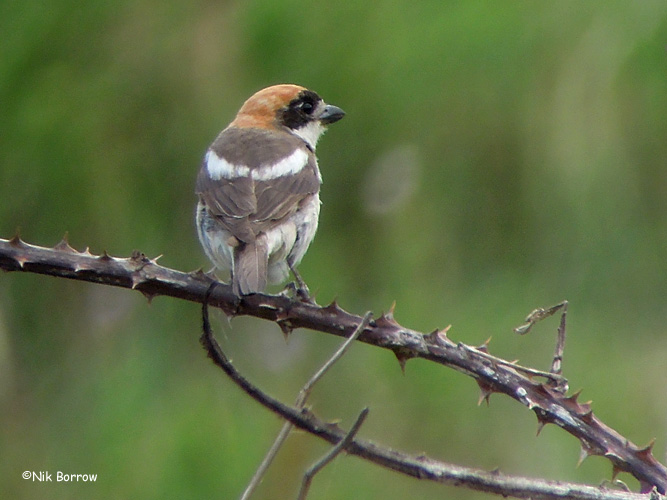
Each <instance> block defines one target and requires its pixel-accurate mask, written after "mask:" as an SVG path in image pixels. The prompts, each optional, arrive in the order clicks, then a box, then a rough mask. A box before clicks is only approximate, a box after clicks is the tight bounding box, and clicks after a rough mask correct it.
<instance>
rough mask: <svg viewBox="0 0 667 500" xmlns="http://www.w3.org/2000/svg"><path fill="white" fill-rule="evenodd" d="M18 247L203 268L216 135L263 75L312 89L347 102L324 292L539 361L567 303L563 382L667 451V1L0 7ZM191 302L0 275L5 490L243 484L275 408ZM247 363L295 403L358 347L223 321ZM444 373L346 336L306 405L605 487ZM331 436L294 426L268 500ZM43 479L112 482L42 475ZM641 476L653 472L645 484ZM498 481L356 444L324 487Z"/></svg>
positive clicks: (327, 164) (290, 484)
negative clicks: (208, 153)
mask: <svg viewBox="0 0 667 500" xmlns="http://www.w3.org/2000/svg"><path fill="white" fill-rule="evenodd" d="M0 32H1V33H2V47H1V48H0V102H1V103H2V110H1V112H0V180H1V182H0V236H1V237H5V238H8V237H11V236H12V235H13V234H14V233H15V231H16V230H17V228H20V231H21V234H22V236H23V237H24V238H25V239H26V240H27V241H29V242H32V243H36V244H40V245H53V244H55V243H56V242H58V240H59V239H60V238H61V237H62V235H63V234H64V233H65V232H69V238H70V242H71V243H72V244H73V245H74V246H75V247H77V248H79V249H83V248H85V247H86V246H90V247H91V251H93V252H101V251H102V250H105V249H106V250H107V251H109V252H110V253H111V254H114V255H120V256H126V255H128V254H129V253H130V252H131V251H132V250H133V249H135V248H136V249H140V250H141V251H143V252H145V253H146V254H147V255H149V256H155V255H159V254H164V256H163V257H162V260H161V263H163V264H164V265H167V266H170V267H175V268H179V269H183V270H191V269H195V268H197V267H200V266H208V264H207V262H206V261H205V258H204V257H203V254H202V252H201V250H200V248H199V245H198V242H197V240H196V235H195V231H194V226H193V222H192V219H193V207H194V203H195V197H194V194H193V185H194V178H195V175H196V172H197V169H198V167H199V162H200V160H201V157H202V155H203V152H204V151H205V149H206V147H207V145H208V144H209V143H210V141H211V140H212V139H213V138H214V137H215V135H216V134H217V133H218V131H219V130H220V129H221V128H222V127H223V126H224V125H225V124H226V123H227V122H229V121H230V120H231V118H232V117H233V115H234V113H235V111H236V109H238V107H239V106H240V104H241V102H243V100H244V99H245V98H247V97H248V96H249V95H250V94H251V93H252V92H254V91H255V90H258V89H259V88H262V87H264V86H267V85H269V84H274V83H282V82H294V83H300V84H303V85H305V86H308V87H310V88H313V89H315V90H317V91H318V92H319V93H320V94H321V95H322V96H323V97H324V98H325V99H326V100H328V101H329V102H332V103H335V104H337V105H339V106H341V107H343V108H344V109H345V110H346V111H347V113H348V114H347V117H346V118H345V119H344V120H343V121H342V122H340V123H338V124H336V125H334V126H332V127H331V130H330V132H329V133H328V134H327V136H326V137H325V138H324V139H323V140H322V142H321V143H320V147H319V151H318V155H319V158H320V164H321V167H322V171H323V176H324V185H323V190H322V199H323V203H324V204H323V208H322V216H321V223H320V230H319V233H318V235H317V238H316V239H315V242H314V243H313V245H312V247H311V249H310V251H309V253H308V255H307V256H306V258H305V260H304V262H303V263H302V266H301V271H302V274H303V275H304V277H305V278H306V279H307V281H308V283H309V284H310V287H311V289H312V290H318V291H319V292H318V300H319V301H320V302H321V303H326V302H328V301H330V300H332V299H333V298H334V297H338V299H339V302H340V303H341V304H342V305H343V306H344V307H346V308H348V309H350V310H352V311H354V312H357V313H363V312H364V311H365V310H367V309H372V310H374V311H375V312H377V313H379V312H380V311H381V310H386V309H388V308H389V306H390V305H391V303H392V301H394V300H396V301H397V306H396V317H397V319H398V320H399V321H400V322H401V323H402V324H405V325H406V326H409V327H412V328H415V329H420V330H423V331H430V330H432V329H433V328H436V327H443V326H446V325H447V324H449V323H452V324H453V325H454V326H453V328H452V330H451V336H452V338H454V339H455V340H460V341H463V342H466V343H469V344H477V343H480V342H482V341H484V340H485V339H486V338H487V337H489V336H490V335H493V337H494V340H493V342H492V343H491V350H492V352H494V353H496V354H498V355H500V356H504V357H507V358H516V357H519V358H521V360H522V361H523V362H524V363H526V364H531V365H536V366H542V367H546V366H548V364H549V359H550V358H549V356H550V352H551V350H552V346H553V342H554V338H553V337H554V333H555V328H556V321H555V320H554V321H552V322H551V323H549V322H547V323H546V324H545V325H541V326H540V327H539V328H537V329H536V330H535V332H534V333H533V334H531V336H529V337H526V338H517V337H515V336H513V335H512V334H511V328H512V327H514V326H516V325H518V324H519V323H520V322H521V320H522V319H523V316H524V315H525V314H526V313H528V312H529V311H530V310H532V309H533V308H535V307H538V306H546V305H550V304H553V303H556V302H558V301H560V300H562V299H565V298H567V299H568V300H570V303H571V307H570V314H569V337H568V343H567V346H566V356H565V365H564V366H565V371H566V374H567V375H568V377H569V378H570V382H571V386H572V387H573V389H577V388H582V387H583V389H584V394H583V397H584V398H585V399H586V398H591V399H593V400H594V408H595V410H596V413H597V414H598V415H599V416H600V418H602V419H603V420H604V421H605V422H607V423H608V424H609V425H611V426H612V427H614V428H616V429H617V430H618V431H619V432H621V433H622V434H624V435H625V436H627V437H628V438H630V439H632V440H633V441H635V442H637V443H639V444H643V443H646V442H648V441H649V440H650V439H651V438H653V437H656V438H658V441H657V444H656V447H655V451H656V455H657V456H658V457H659V458H662V459H664V458H665V440H666V438H667V419H666V418H665V415H667V392H666V391H667V390H666V387H667V363H666V362H665V359H666V358H667V328H666V326H665V325H666V320H667V217H666V214H667V168H666V167H667V160H666V159H667V140H666V137H667V113H665V109H667V50H666V47H667V6H666V5H665V3H664V2H662V1H660V0H653V1H650V0H646V1H643V2H622V1H608V0H604V1H603V0H596V1H589V2H575V1H570V0H567V1H561V2H527V1H516V2H490V1H467V2H461V1H459V2H445V1H442V0H438V1H423V2H401V1H397V0H395V1H391V0H380V1H378V2H366V3H364V2H349V3H346V2H342V3H341V2H339V3H336V4H332V3H331V2H322V1H320V2H304V1H298V0H283V1H275V0H255V1H251V2H233V1H227V2H224V1H223V2H213V1H203V0H199V1H194V2H193V1H191V2H170V3H166V4H165V3H163V2H156V1H154V0H137V1H133V2H129V1H123V0H121V1H119V2H114V3H111V2H104V1H100V0H90V1H88V2H84V3H81V2H74V1H72V0H58V1H54V2H48V3H43V2H35V1H33V0H27V1H25V2H17V1H11V0H10V1H7V2H3V3H2V4H0ZM198 317H199V310H198V307H196V306H195V305H192V304H180V303H177V302H176V301H174V300H170V299H165V298H157V299H155V300H154V301H153V303H152V304H151V305H150V306H149V305H147V304H146V301H145V300H144V299H143V297H141V296H140V295H139V294H132V293H128V292H127V291H122V290H112V289H108V288H107V287H99V286H95V285H86V284H81V283H69V282H66V281H65V280H54V279H51V278H46V277H40V276H29V275H20V274H7V275H3V276H0V400H1V401H2V407H3V412H2V417H1V420H0V424H1V425H0V428H1V429H2V430H1V431H0V449H2V450H3V453H2V454H1V455H0V465H1V467H0V483H2V484H3V489H4V494H5V495H6V497H7V498H17V499H22V498H26V499H27V498H37V497H43V498H68V499H72V498H86V499H91V498H93V499H95V498H100V499H101V498H160V499H165V498H179V499H181V498H211V497H218V498H235V497H238V495H239V494H240V492H241V491H242V489H243V487H244V485H245V484H246V482H247V480H248V479H249V477H250V476H251V475H252V473H253V471H254V469H255V467H256V465H257V464H258V463H259V461H260V460H261V457H262V456H263V454H264V452H265V451H266V449H267V447H268V445H269V443H270V442H271V440H272V439H273V436H274V435H275V433H276V432H277V430H278V429H279V427H280V422H279V421H278V420H277V419H276V418H275V417H273V416H272V415H269V414H267V412H266V411H264V410H263V409H261V408H259V407H258V406H257V405H256V404H254V403H253V402H252V401H250V400H248V398H246V397H245V396H243V395H242V394H240V393H239V391H238V390H237V389H236V388H234V387H232V386H231V384H230V383H229V382H227V381H226V380H225V379H224V377H223V376H222V375H221V374H220V373H219V372H217V371H216V370H215V369H214V367H213V366H212V364H211V363H210V362H209V361H208V360H207V359H206V358H205V355H204V353H203V352H202V350H201V349H200V347H199V345H198V342H197V337H198V335H199V319H198ZM217 326H218V330H219V332H220V337H221V340H222V341H223V343H224V346H225V348H226V349H227V350H228V351H229V353H230V354H231V355H232V356H233V359H234V360H235V362H236V364H237V365H238V366H239V367H240V368H241V369H242V370H243V371H244V373H247V375H248V376H249V377H251V378H252V379H253V380H254V381H256V382H257V383H258V384H259V385H260V386H262V387H265V388H266V389H267V390H269V391H270V392H271V393H272V394H275V395H276V396H279V397H281V398H283V399H284V400H285V401H292V400H293V399H294V397H295V395H296V393H297V391H298V389H299V387H300V385H301V384H302V383H303V382H304V381H305V380H306V378H307V377H308V376H309V374H310V373H311V372H312V371H313V370H314V369H315V368H316V367H317V366H318V364H319V363H321V362H322V361H323V360H324V359H325V358H326V357H327V356H328V355H329V354H330V353H331V352H332V350H333V349H334V348H335V347H336V346H337V345H338V342H339V341H338V340H337V339H333V338H329V337H327V336H325V335H320V334H314V333H312V332H302V331H297V332H295V333H294V335H293V336H292V338H291V339H290V341H289V343H288V344H285V342H284V341H283V339H282V335H281V333H280V332H279V330H278V328H277V327H275V326H274V325H271V324H265V323H263V322H261V321H259V320H254V319H251V318H239V319H235V320H233V321H231V324H230V323H228V322H227V321H226V320H225V319H224V318H220V321H219V322H218V325H217ZM477 397H478V394H477V389H476V386H475V384H474V382H473V381H472V380H470V379H468V378H465V377H463V376H461V375H459V374H457V373H455V372H453V371H451V370H447V369H443V368H441V367H438V366H430V365H429V364H428V363H424V362H419V361H413V362H410V363H408V365H407V370H406V374H405V375H402V374H401V372H400V369H399V368H398V364H397V363H396V362H395V360H394V358H393V356H392V355H391V354H389V353H386V352H382V351H380V350H378V349H372V348H370V347H368V346H363V345H359V346H355V348H354V349H352V351H351V352H350V353H349V355H347V356H346V357H345V358H344V359H343V360H342V361H341V362H340V364H338V365H337V366H336V367H335V369H334V370H333V372H332V373H331V374H330V375H328V376H327V378H326V379H325V380H324V381H323V382H322V384H321V385H320V386H319V387H318V388H317V390H316V393H315V394H314V395H313V397H312V400H311V402H312V404H313V407H314V410H315V411H317V412H318V413H319V414H320V415H322V416H323V417H325V418H330V419H341V420H342V424H343V425H349V424H350V423H351V422H352V421H353V419H354V417H355V415H356V414H357V413H358V411H359V410H360V409H361V408H362V407H363V406H366V405H368V406H370V408H371V413H370V415H369V418H368V420H367V422H366V424H365V425H364V427H363V428H362V430H361V432H360V435H362V436H364V437H369V438H372V439H374V440H376V441H377V442H379V443H382V444H385V445H389V446H392V447H396V448H400V449H404V450H406V451H409V452H414V453H422V452H425V453H427V454H428V455H430V456H433V457H435V458H439V459H442V460H445V461H450V462H455V463H460V464H464V465H469V466H473V467H481V468H487V469H491V468H494V467H501V469H502V470H503V471H505V472H507V473H514V474H521V475H528V476H540V477H546V478H554V479H562V480H571V481H586V482H589V483H591V484H598V483H599V482H600V481H601V480H602V479H603V478H605V477H609V472H610V466H609V464H608V463H607V462H605V461H604V460H603V459H600V458H591V459H589V460H587V461H586V462H584V464H583V465H582V466H580V467H579V468H575V465H576V461H577V458H578V455H579V447H578V443H577V442H576V441H575V440H574V439H572V438H571V437H570V436H568V435H566V434H565V433H564V432H562V431H561V430H560V429H556V428H551V427H547V428H546V429H545V430H544V431H543V432H542V434H541V435H540V437H539V438H538V439H536V438H535V437H534V432H535V424H536V422H535V418H534V416H533V415H531V414H530V412H529V411H527V410H526V409H525V408H523V407H520V406H519V405H518V404H516V403H515V402H513V401H510V400H508V399H507V398H503V397H499V396H494V397H492V398H491V405H490V407H489V408H487V407H484V406H483V407H481V408H478V407H477V406H476V402H477ZM325 449H326V446H325V445H324V444H323V443H321V442H318V441H317V440H315V438H312V437H309V436H306V435H303V434H299V433H297V434H295V435H294V436H293V437H292V438H291V439H290V441H289V442H288V445H287V447H286V448H285V449H284V450H283V451H282V452H281V454H280V455H279V457H278V459H277V461H276V463H275V464H274V466H273V467H272V469H271V470H270V472H269V475H268V476H267V478H266V479H265V481H264V483H263V485H262V487H261V489H260V491H259V492H258V494H257V498H293V497H294V496H295V493H296V491H297V488H298V484H299V482H300V479H301V473H302V471H303V470H304V468H305V467H306V466H307V465H309V464H310V463H311V462H313V461H314V460H315V459H316V458H317V457H318V456H319V455H320V454H321V453H323V452H324V450H325ZM24 470H34V471H40V470H43V471H50V472H52V473H55V472H56V471H58V470H60V471H64V472H69V473H87V472H91V473H97V474H98V477H99V479H98V481H97V482H96V483H95V484H89V483H86V484H62V483H61V484H57V483H55V482H54V483H41V484H40V483H32V482H28V481H25V480H23V479H21V473H22V472H23V471H24ZM621 479H623V480H626V481H628V482H629V484H630V485H631V486H632V487H636V483H635V482H634V480H633V479H631V478H630V477H627V475H622V476H621ZM443 495H449V496H452V497H456V498H461V499H464V498H485V496H484V495H481V494H476V493H471V492H468V491H465V490H458V489H452V488H445V489H443V488H442V487H440V486H437V485H433V484H425V483H422V482H419V481H417V480H414V479H410V478H405V477H400V476H398V475H396V474H392V473H390V472H387V471H385V470H382V469H380V468H378V467H374V466H371V465H368V464H366V463H363V462H360V461H359V460H358V459H355V458H353V457H339V458H338V459H337V460H336V461H335V462H334V464H332V465H331V466H330V467H328V468H327V469H325V471H323V473H322V474H321V475H318V476H317V478H316V479H315V482H314V485H313V488H312V490H311V495H310V497H309V498H312V499H313V500H315V499H319V498H327V499H335V498H387V499H389V498H391V499H394V498H395V499H398V498H442V496H443Z"/></svg>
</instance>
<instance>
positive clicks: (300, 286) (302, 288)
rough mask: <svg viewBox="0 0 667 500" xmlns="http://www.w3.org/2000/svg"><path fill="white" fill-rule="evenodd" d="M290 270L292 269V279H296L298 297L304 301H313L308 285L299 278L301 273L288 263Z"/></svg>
mask: <svg viewBox="0 0 667 500" xmlns="http://www.w3.org/2000/svg"><path fill="white" fill-rule="evenodd" d="M288 265H289V268H290V271H292V274H293V275H294V279H295V280H296V295H297V297H299V299H301V300H302V301H304V302H311V303H312V302H313V299H311V297H310V290H308V285H306V282H305V281H303V278H301V275H300V274H299V272H298V271H297V270H296V267H294V266H293V265H292V264H289V263H288Z"/></svg>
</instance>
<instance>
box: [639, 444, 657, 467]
mask: <svg viewBox="0 0 667 500" xmlns="http://www.w3.org/2000/svg"><path fill="white" fill-rule="evenodd" d="M654 444H655V438H653V439H651V441H649V443H648V445H646V447H644V448H641V449H640V450H637V456H638V457H639V459H640V460H642V461H644V462H646V463H648V464H651V465H653V464H655V463H656V462H657V460H656V459H655V457H654V456H653V445H654Z"/></svg>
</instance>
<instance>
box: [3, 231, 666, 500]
mask: <svg viewBox="0 0 667 500" xmlns="http://www.w3.org/2000/svg"><path fill="white" fill-rule="evenodd" d="M0 269H3V270H5V271H20V272H32V273H39V274H45V275H51V276H57V277H63V278H68V279H76V280H81V281H89V282H94V283H100V284H106V285H111V286H118V287H124V288H129V289H135V290H138V291H140V292H141V293H143V294H144V295H145V296H147V297H148V298H149V299H151V298H153V297H155V296H157V295H165V296H170V297H175V298H179V299H183V300H189V301H192V302H198V303H203V302H204V300H205V297H206V292H207V289H208V288H209V286H210V284H211V283H212V281H213V280H212V278H211V277H209V276H207V275H205V274H204V273H203V272H201V271H197V272H193V273H183V272H179V271H175V270H172V269H168V268H165V267H162V266H160V265H159V264H157V259H148V258H147V257H146V256H145V255H143V254H141V253H139V252H134V253H133V254H132V256H131V257H129V258H115V257H111V256H109V255H108V254H106V252H105V253H103V254H102V255H99V256H95V255H92V254H91V253H90V252H89V251H88V250H87V249H86V250H85V251H84V252H78V251H76V250H75V249H73V248H72V247H71V246H70V245H69V244H68V243H67V241H66V240H63V241H61V242H60V243H59V244H57V245H56V246H55V247H53V248H43V247H38V246H34V245H29V244H27V243H25V242H23V241H21V240H20V238H18V237H14V238H12V239H11V240H2V239H0ZM209 304H210V305H211V306H214V307H218V308H220V309H222V310H223V311H224V312H225V313H226V314H228V315H231V316H239V315H249V316H254V317H257V318H261V319H265V320H268V321H273V322H275V323H276V324H278V325H279V326H280V328H281V329H282V330H283V331H284V332H289V331H291V330H292V329H295V328H307V329H310V330H315V331H320V332H325V333H329V334H332V335H337V336H341V337H347V336H349V335H350V334H351V333H352V332H353V331H354V330H355V328H356V327H357V326H358V325H359V324H360V322H361V321H362V318H361V317H359V316H357V315H354V314H351V313H349V312H347V311H344V310H343V309H341V308H340V307H339V306H338V304H337V303H336V302H333V303H332V304H329V305H328V306H324V307H323V306H319V305H317V304H312V303H307V302H302V301H299V300H296V299H293V298H290V297H288V296H286V295H265V294H254V295H249V296H245V297H243V298H239V297H237V296H236V295H234V293H233V292H232V290H231V287H229V286H226V285H220V286H216V287H215V289H214V291H213V292H212V293H211V296H210V298H209ZM359 340H360V341H361V342H365V343H367V344H371V345H374V346H376V347H380V348H384V349H389V350H391V351H392V352H394V354H395V355H396V356H397V358H398V360H399V362H401V363H402V364H403V363H405V362H406V361H407V360H409V359H412V358H422V359H425V360H428V361H431V362H434V363H438V364H441V365H444V366H448V367H450V368H453V369H455V370H458V371H459V372H461V373H464V374H465V375H468V376H470V377H473V378H474V379H475V380H476V381H477V382H478V384H479V385H480V388H481V389H482V391H483V395H487V396H488V395H489V394H491V393H494V392H497V393H502V394H505V395H506V396H509V397H511V398H512V399H514V400H516V401H518V402H519V403H521V404H522V405H524V406H526V407H528V408H529V409H531V410H533V411H534V412H535V414H536V416H537V419H538V422H539V424H540V425H544V424H547V423H553V424H556V425H557V426H559V427H561V428H562V429H563V430H565V431H566V432H568V433H570V434H572V435H573V436H575V437H576V438H577V439H579V441H580V442H581V446H582V456H584V457H585V456H587V455H601V456H604V457H606V458H607V459H608V460H609V461H610V462H611V463H612V465H613V467H614V471H615V472H618V471H626V472H629V473H630V474H632V475H633V476H635V477H636V478H637V479H638V480H639V481H640V483H641V485H642V491H645V492H646V491H650V490H651V489H652V488H653V487H655V488H656V489H657V490H658V491H659V492H661V493H663V494H664V492H665V490H666V489H667V468H666V467H665V466H664V465H663V464H661V463H659V462H658V461H657V460H656V459H655V457H654V456H653V454H652V443H651V444H649V445H648V446H646V447H643V448H641V447H639V446H637V445H635V444H634V443H632V442H631V441H629V440H628V439H626V438H625V437H623V436H622V435H620V434H619V433H618V432H616V431H614V430H613V429H611V428H610V427H608V426H607V425H605V424H604V423H603V422H602V421H601V420H600V419H598V418H597V417H596V416H595V415H594V414H593V411H592V408H591V406H590V404H587V403H579V402H578V400H577V396H578V394H576V393H575V394H573V395H571V396H565V395H564V394H562V392H561V391H560V390H559V388H558V387H557V386H555V385H554V384H553V381H551V380H548V379H547V380H546V381H545V382H537V381H535V380H534V379H533V378H532V377H529V376H526V375H524V374H521V373H520V372H518V371H517V370H516V369H515V368H513V367H512V366H511V364H510V363H507V364H505V363H499V362H498V361H497V359H498V358H493V357H490V356H488V355H487V354H486V353H485V352H484V351H485V349H486V346H484V348H481V349H478V348H475V347H471V346H467V345H465V344H462V343H455V342H452V341H451V340H450V339H449V338H447V335H446V330H436V331H434V332H431V333H429V334H423V333H420V332H417V331H415V330H411V329H409V328H406V327H403V326H401V325H400V324H399V323H398V322H396V321H395V319H394V318H393V314H392V313H391V312H389V313H387V314H383V315H382V316H381V317H379V318H378V319H376V320H374V321H372V322H371V323H370V324H369V325H368V326H367V327H366V328H365V329H364V330H363V332H362V333H361V335H360V336H359ZM277 403H278V404H280V405H282V404H281V403H279V402H277ZM281 409H282V411H281V412H280V413H281V414H282V415H283V416H285V418H287V420H289V421H291V422H292V423H293V424H294V425H298V426H301V427H302V428H305V427H303V426H304V425H305V424H304V419H303V417H304V416H303V415H302V414H301V413H299V412H296V413H295V412H292V413H290V408H289V407H286V406H285V405H282V407H281ZM274 411H276V410H274ZM283 412H284V413H283ZM306 417H307V418H306V421H310V422H311V424H310V425H309V428H307V429H306V430H308V431H309V432H311V433H312V434H315V435H317V436H319V437H321V438H323V439H326V440H327V441H329V442H331V443H337V442H338V441H340V440H341V439H343V438H344V436H345V433H344V432H343V431H341V430H340V429H334V428H332V427H331V426H329V425H328V424H324V423H322V422H319V421H317V420H316V419H313V417H312V416H310V415H306ZM358 443H359V441H358V440H354V441H353V443H352V444H351V445H350V450H349V451H350V452H351V453H354V454H358V455H360V456H363V454H364V453H371V454H372V455H373V456H374V457H375V458H374V461H375V462H376V463H378V464H380V465H383V466H386V467H389V468H392V469H394V470H399V471H400V472H403V473H405V474H408V475H412V476H414V477H419V478H422V479H431V480H435V481H439V482H448V483H450V484H461V483H462V482H465V483H467V484H468V486H469V487H474V488H475V489H480V490H483V491H495V492H500V491H499V490H498V489H497V488H498V484H499V482H501V481H502V480H503V479H504V478H505V476H502V475H499V474H494V473H488V472H487V473H485V472H481V471H472V470H471V469H466V468H461V467H457V466H451V467H452V469H448V470H443V468H442V466H441V464H440V463H439V462H434V461H432V460H430V459H427V458H422V457H419V458H415V457H409V456H407V455H403V454H400V453H398V452H395V451H392V450H385V449H383V448H381V447H378V446H376V445H374V444H372V443H364V446H363V447H359V446H360V445H359V444H358ZM399 464H400V467H399ZM525 481H526V482H529V481H530V480H527V479H526V480H525ZM541 483H542V487H541V488H537V489H534V488H530V487H529V486H528V485H526V486H525V489H521V491H518V490H517V489H516V484H515V485H513V486H509V485H504V486H503V487H504V488H505V487H506V488H509V490H507V489H504V490H503V491H502V494H505V495H512V496H518V497H527V496H530V497H532V498H547V497H548V498H554V497H555V496H557V497H563V496H565V497H567V498H574V497H570V496H569V495H570V494H571V492H572V491H574V490H573V489H576V488H578V489H579V491H578V493H580V494H581V495H590V496H577V498H601V496H600V495H601V491H604V490H601V489H599V488H592V487H587V486H581V485H567V486H566V487H565V491H563V490H562V489H561V488H562V487H561V486H560V485H561V484H562V483H550V482H541ZM490 485H493V486H490ZM545 485H550V486H549V491H548V492H547V491H546V489H545V487H546V486H545ZM588 488H590V489H588ZM568 492H569V493H568ZM608 494H609V495H628V494H626V493H620V492H606V493H605V498H612V496H607V495H608ZM613 497H614V498H621V497H622V498H629V497H628V496H619V497H616V496H613Z"/></svg>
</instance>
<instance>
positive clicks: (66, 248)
mask: <svg viewBox="0 0 667 500" xmlns="http://www.w3.org/2000/svg"><path fill="white" fill-rule="evenodd" d="M53 249H54V250H58V251H59V252H67V253H79V252H77V251H76V250H75V249H74V248H72V247H71V246H70V244H69V235H68V233H67V232H66V233H65V234H64V235H63V239H62V240H60V241H59V242H58V244H57V245H56V246H54V247H53Z"/></svg>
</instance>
